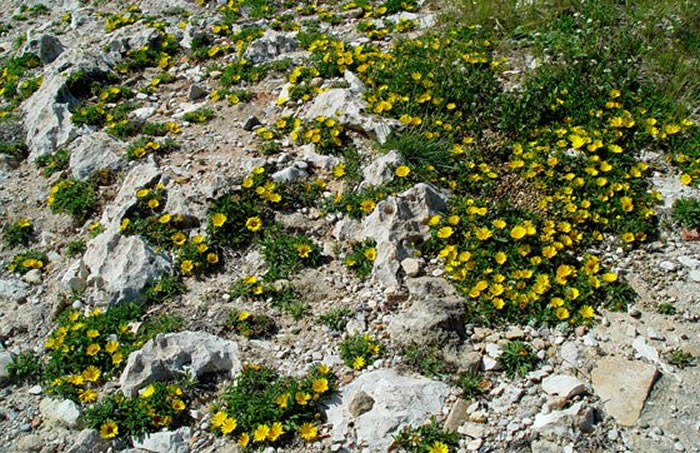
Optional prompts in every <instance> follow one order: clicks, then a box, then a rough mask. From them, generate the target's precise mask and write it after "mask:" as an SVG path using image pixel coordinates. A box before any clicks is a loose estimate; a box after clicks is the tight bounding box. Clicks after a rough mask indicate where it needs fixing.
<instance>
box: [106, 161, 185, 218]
mask: <svg viewBox="0 0 700 453" xmlns="http://www.w3.org/2000/svg"><path fill="white" fill-rule="evenodd" d="M161 175H162V172H161V170H160V168H158V165H157V164H156V162H155V160H153V158H152V157H151V156H149V157H148V158H147V159H146V160H145V161H144V162H142V163H140V164H138V165H136V166H135V167H133V168H132V169H131V170H130V171H129V173H127V175H126V177H125V178H124V182H122V185H121V187H120V188H119V191H118V192H117V195H116V197H114V200H112V202H111V203H110V204H108V205H107V206H106V207H105V209H104V212H103V213H102V219H101V222H102V224H103V225H106V226H107V225H111V226H113V227H118V226H119V224H120V223H121V221H122V218H123V217H124V216H125V215H126V213H127V211H128V210H129V209H130V208H131V207H132V206H133V205H135V204H136V201H137V200H136V190H137V189H139V188H141V187H144V186H147V185H149V184H153V183H155V182H156V181H158V180H159V179H160V177H161ZM171 196H172V194H171V193H170V192H168V199H169V198H171ZM166 209H167V206H166ZM168 212H170V211H168ZM107 228H108V229H109V226H107Z"/></svg>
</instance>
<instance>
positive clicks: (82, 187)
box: [47, 178, 97, 222]
mask: <svg viewBox="0 0 700 453" xmlns="http://www.w3.org/2000/svg"><path fill="white" fill-rule="evenodd" d="M47 201H48V204H49V207H50V208H51V211H52V212H61V213H65V214H69V215H71V216H73V218H74V219H75V220H76V221H78V222H84V221H85V220H87V219H88V218H89V217H90V216H91V215H92V214H93V213H94V212H95V210H96V208H97V192H96V191H95V188H94V186H93V184H92V183H90V182H86V181H79V180H77V179H75V178H64V179H61V180H60V181H58V182H57V183H56V184H55V185H53V186H52V187H51V191H50V193H49V197H48V199H47Z"/></svg>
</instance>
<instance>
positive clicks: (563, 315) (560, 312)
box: [554, 307, 569, 321]
mask: <svg viewBox="0 0 700 453" xmlns="http://www.w3.org/2000/svg"><path fill="white" fill-rule="evenodd" d="M554 314H555V315H556V317H557V319H559V320H560V321H563V320H565V319H568V318H569V310H567V309H566V308H564V307H559V308H557V310H556V311H555V312H554Z"/></svg>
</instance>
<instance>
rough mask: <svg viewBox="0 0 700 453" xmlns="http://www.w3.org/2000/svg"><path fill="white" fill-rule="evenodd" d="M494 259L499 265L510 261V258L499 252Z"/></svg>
mask: <svg viewBox="0 0 700 453" xmlns="http://www.w3.org/2000/svg"><path fill="white" fill-rule="evenodd" d="M494 259H495V260H496V262H497V263H498V264H503V263H505V262H506V260H507V259H508V256H507V255H506V254H505V253H503V252H498V253H496V255H495V257H494Z"/></svg>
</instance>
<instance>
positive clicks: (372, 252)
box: [364, 247, 377, 261]
mask: <svg viewBox="0 0 700 453" xmlns="http://www.w3.org/2000/svg"><path fill="white" fill-rule="evenodd" d="M364 255H365V258H367V259H368V260H370V261H374V260H375V259H377V249H375V248H374V247H370V248H368V249H367V250H365V253H364Z"/></svg>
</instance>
